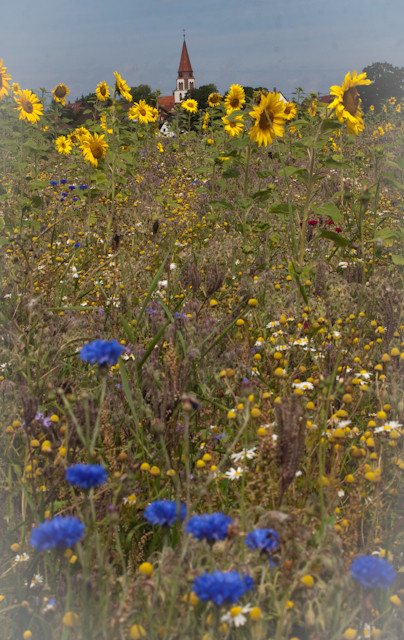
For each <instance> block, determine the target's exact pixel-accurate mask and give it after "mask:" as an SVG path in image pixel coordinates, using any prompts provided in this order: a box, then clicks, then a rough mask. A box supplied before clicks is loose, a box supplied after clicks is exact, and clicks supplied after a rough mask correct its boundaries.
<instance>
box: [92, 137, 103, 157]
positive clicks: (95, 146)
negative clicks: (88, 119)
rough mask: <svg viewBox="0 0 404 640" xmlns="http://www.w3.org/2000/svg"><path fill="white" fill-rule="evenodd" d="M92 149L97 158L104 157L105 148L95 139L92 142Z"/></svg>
mask: <svg viewBox="0 0 404 640" xmlns="http://www.w3.org/2000/svg"><path fill="white" fill-rule="evenodd" d="M90 149H91V153H92V154H93V156H94V158H96V160H98V158H102V156H103V154H104V150H103V147H102V145H101V144H100V143H99V142H98V141H97V140H93V141H92V142H91V144H90Z"/></svg>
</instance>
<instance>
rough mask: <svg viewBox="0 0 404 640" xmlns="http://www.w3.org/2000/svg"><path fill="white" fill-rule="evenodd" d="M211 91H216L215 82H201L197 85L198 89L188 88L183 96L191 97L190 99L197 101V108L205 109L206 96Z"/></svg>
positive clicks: (206, 103) (207, 96)
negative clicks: (200, 84)
mask: <svg viewBox="0 0 404 640" xmlns="http://www.w3.org/2000/svg"><path fill="white" fill-rule="evenodd" d="M211 93H218V91H217V87H216V85H215V84H203V85H202V86H200V87H199V89H190V90H189V91H187V94H186V96H185V98H186V99H187V100H188V98H192V100H196V101H197V103H198V109H207V108H208V98H209V96H210V94H211Z"/></svg>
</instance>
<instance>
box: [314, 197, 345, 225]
mask: <svg viewBox="0 0 404 640" xmlns="http://www.w3.org/2000/svg"><path fill="white" fill-rule="evenodd" d="M313 209H314V211H315V212H316V213H317V215H319V216H325V217H326V218H330V219H331V220H332V221H333V222H340V221H341V212H340V210H339V209H338V207H336V206H335V204H334V203H333V202H324V204H322V205H320V206H319V207H315V206H314V205H313Z"/></svg>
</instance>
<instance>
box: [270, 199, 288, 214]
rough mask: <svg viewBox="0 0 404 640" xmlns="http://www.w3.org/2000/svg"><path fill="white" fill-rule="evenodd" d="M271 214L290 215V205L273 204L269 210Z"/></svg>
mask: <svg viewBox="0 0 404 640" xmlns="http://www.w3.org/2000/svg"><path fill="white" fill-rule="evenodd" d="M268 211H269V213H277V214H281V215H289V205H288V203H287V202H285V203H283V202H277V203H275V204H271V206H270V207H269V209H268Z"/></svg>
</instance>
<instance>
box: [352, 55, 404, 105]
mask: <svg viewBox="0 0 404 640" xmlns="http://www.w3.org/2000/svg"><path fill="white" fill-rule="evenodd" d="M363 72H364V73H366V74H367V77H368V78H369V79H370V80H372V81H373V82H372V84H369V85H363V86H360V87H359V89H358V91H359V95H360V97H361V100H362V105H363V108H364V110H365V111H366V110H367V109H369V107H370V105H373V106H374V108H375V111H380V109H381V106H382V103H383V102H384V101H385V100H388V98H392V97H395V98H397V100H400V99H401V98H402V97H403V96H404V67H401V68H399V67H393V65H392V64H389V63H388V62H374V63H373V64H371V65H370V66H368V67H365V68H364V69H363Z"/></svg>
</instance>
